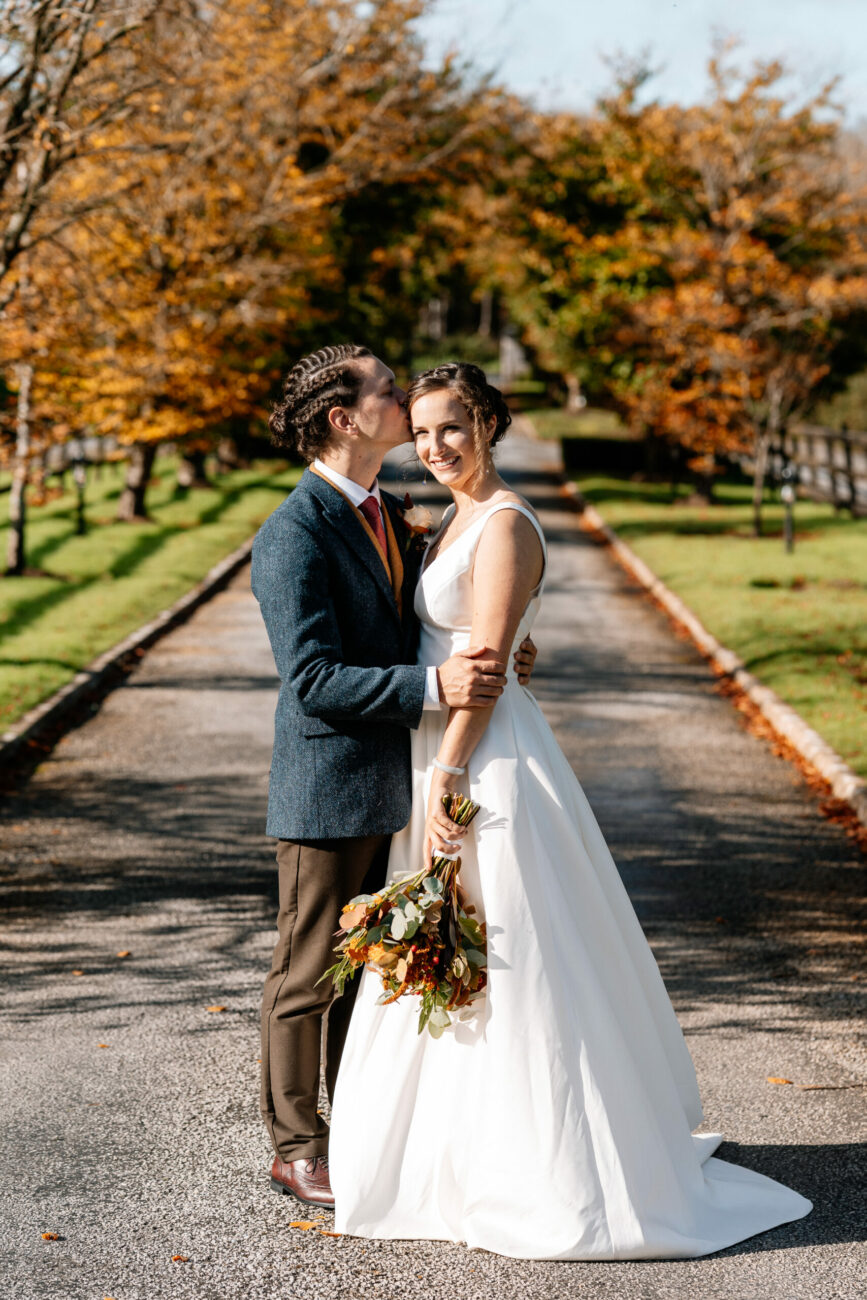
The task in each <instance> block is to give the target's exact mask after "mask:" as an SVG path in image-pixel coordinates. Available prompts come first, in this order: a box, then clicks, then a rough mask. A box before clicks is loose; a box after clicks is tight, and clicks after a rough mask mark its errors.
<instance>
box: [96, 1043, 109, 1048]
mask: <svg viewBox="0 0 867 1300" xmlns="http://www.w3.org/2000/svg"><path fill="white" fill-rule="evenodd" d="M97 1047H108V1043H97Z"/></svg>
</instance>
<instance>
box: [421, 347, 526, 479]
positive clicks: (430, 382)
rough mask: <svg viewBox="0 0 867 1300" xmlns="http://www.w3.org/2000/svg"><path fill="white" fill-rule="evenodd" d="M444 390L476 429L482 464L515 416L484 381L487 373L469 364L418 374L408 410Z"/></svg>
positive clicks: (452, 364) (448, 364) (450, 364)
mask: <svg viewBox="0 0 867 1300" xmlns="http://www.w3.org/2000/svg"><path fill="white" fill-rule="evenodd" d="M442 388H445V389H447V390H448V391H449V392H450V393H453V394H454V396H455V397H456V398H457V399H458V401H459V402H460V404H461V406H463V408H464V410H465V411H466V413H467V415H468V416H469V417H470V421H471V423H472V426H473V442H474V444H475V449H476V458H477V460H478V462H479V464H480V465H481V464H483V463H484V460H485V456H486V455H487V451H488V448H489V447H493V445H494V443H496V442H499V441H500V439H501V438H502V437H503V436H504V434H505V432H506V430H507V429H508V427H509V425H510V424H511V423H512V417H511V415H510V414H509V408H508V406H506V399H505V398H504V397H503V394H502V393H501V392H500V390H499V388H494V386H493V384H489V383H488V381H487V379H486V378H485V372H484V370H480V369H479V367H478V366H473V365H470V363H469V362H468V361H448V362H446V364H445V365H443V366H435V367H434V369H433V370H423V371H422V372H421V374H420V375H416V377H415V379H413V381H412V383H411V384H410V386H409V388H408V389H407V393H406V409H407V410H408V411H412V405H413V402H417V401H418V399H419V398H420V397H424V396H426V394H427V393H434V392H438V391H439V390H440V389H442ZM491 419H495V420H496V425H495V426H494V433H493V436H492V437H491V438H490V439H489V438H488V434H487V428H488V425H489V424H490V422H491Z"/></svg>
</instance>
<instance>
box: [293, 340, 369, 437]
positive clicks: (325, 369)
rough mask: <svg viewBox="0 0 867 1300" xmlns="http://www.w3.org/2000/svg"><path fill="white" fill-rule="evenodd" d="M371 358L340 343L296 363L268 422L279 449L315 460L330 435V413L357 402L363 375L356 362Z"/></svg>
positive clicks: (366, 350) (364, 350) (354, 345)
mask: <svg viewBox="0 0 867 1300" xmlns="http://www.w3.org/2000/svg"><path fill="white" fill-rule="evenodd" d="M372 355H373V354H372V353H371V351H370V349H369V348H364V347H361V346H360V345H359V344H357V343H337V344H333V345H330V346H328V347H324V348H320V349H319V351H318V352H311V353H310V354H309V356H306V357H302V358H301V360H300V361H296V363H295V365H294V366H293V367H292V369H291V370H290V371H289V373H288V375H287V376H286V379H285V380H284V382H283V394H282V397H281V400H280V401H279V402H277V403H276V405H275V407H274V410H273V411H272V412H271V418H270V419H269V421H268V427H269V429H270V430H271V437H272V439H273V441H274V443H275V444H276V446H278V447H285V448H286V449H287V450H288V451H293V452H295V453H296V454H297V455H298V456H300V457H301V458H302V460H306V461H307V462H308V463H309V462H310V461H313V460H315V459H316V457H317V456H318V454H319V452H320V451H321V450H322V448H323V447H324V446H325V444H326V442H327V441H328V438H329V436H330V433H331V426H330V425H329V423H328V412H329V411H330V410H331V408H332V407H334V406H355V404H356V402H357V401H358V397H359V394H360V392H361V386H362V383H363V382H364V375H363V373H362V372H361V370H359V368H358V366H356V365H355V364H354V362H355V361H357V360H358V358H359V357H369V356H372Z"/></svg>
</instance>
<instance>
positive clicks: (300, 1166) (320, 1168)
mask: <svg viewBox="0 0 867 1300" xmlns="http://www.w3.org/2000/svg"><path fill="white" fill-rule="evenodd" d="M271 1186H272V1187H273V1188H274V1191H275V1192H281V1193H283V1194H284V1195H286V1196H294V1197H295V1198H296V1199H297V1200H299V1201H304V1202H305V1203H306V1204H307V1205H327V1206H333V1205H334V1193H333V1192H332V1190H331V1183H330V1182H329V1179H328V1156H304V1157H303V1158H302V1159H301V1160H281V1159H280V1157H279V1156H275V1157H274V1163H273V1165H272V1166H271Z"/></svg>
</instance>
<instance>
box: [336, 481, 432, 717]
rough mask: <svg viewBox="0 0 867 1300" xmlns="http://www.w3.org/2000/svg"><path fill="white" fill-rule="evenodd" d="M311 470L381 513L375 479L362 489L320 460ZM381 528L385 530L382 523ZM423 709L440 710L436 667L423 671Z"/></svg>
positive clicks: (347, 495) (350, 497)
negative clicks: (373, 502) (371, 503)
mask: <svg viewBox="0 0 867 1300" xmlns="http://www.w3.org/2000/svg"><path fill="white" fill-rule="evenodd" d="M313 469H315V470H316V471H317V472H318V473H319V474H321V475H322V477H323V478H327V479H328V482H329V483H333V484H334V486H335V487H336V488H339V489H340V491H341V492H342V493H343V495H344V496H345V497H348V498H349V500H350V501H351V502H352V504H353V505H354V506H355V507H356V509H357V508H358V507H359V506H360V505H361V503H362V501H366V500H367V498H368V497H376V504H377V505H378V506H379V510H380V513H382V497H381V496H380V493H379V482H378V481H377V480H376V479H374V480H373V486H372V487H369V488H366V487H362V486H361V484H360V483H356V482H355V480H354V479H351V478H347V477H346V475H345V474H338V472H337V470H336V469H332V468H331V466H330V465H324V464H323V463H322V461H321V460H314V462H313ZM383 528H385V523H384V522H383ZM424 707H425V708H426V709H440V708H442V705H441V703H440V688H439V682H438V681H437V670H436V666H431V667H428V668H426V669H425V679H424Z"/></svg>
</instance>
